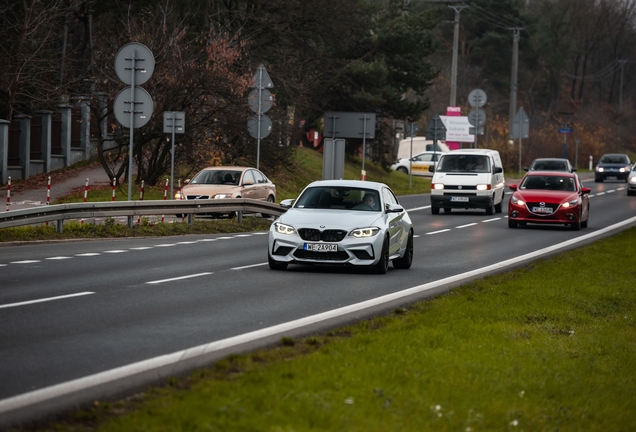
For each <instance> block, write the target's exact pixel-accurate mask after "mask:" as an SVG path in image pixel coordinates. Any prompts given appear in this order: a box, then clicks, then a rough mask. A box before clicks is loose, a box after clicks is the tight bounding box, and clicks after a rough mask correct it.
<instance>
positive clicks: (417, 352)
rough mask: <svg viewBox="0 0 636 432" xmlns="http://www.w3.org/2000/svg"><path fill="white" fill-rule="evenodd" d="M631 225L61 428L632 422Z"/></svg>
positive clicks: (635, 344) (618, 427)
mask: <svg viewBox="0 0 636 432" xmlns="http://www.w3.org/2000/svg"><path fill="white" fill-rule="evenodd" d="M634 262H636V228H632V229H630V230H628V231H625V232H623V233H620V234H618V235H617V236H614V237H612V238H608V239H604V240H601V241H598V242H596V243H594V244H592V245H589V246H586V247H583V248H580V249H577V250H574V251H570V252H567V253H564V254H562V255H559V256H557V257H554V258H552V259H550V260H541V261H539V262H537V263H534V264H532V265H530V266H526V267H523V268H520V269H517V270H514V271H511V272H508V273H505V274H501V275H497V276H491V277H487V278H484V279H481V280H477V281H475V282H472V283H470V284H467V285H464V286H462V287H459V288H456V289H453V290H452V291H451V292H450V293H449V294H447V295H442V296H438V297H436V298H434V299H432V300H430V301H425V302H421V303H418V304H415V305H412V306H410V307H408V308H404V309H402V308H400V309H396V310H394V311H393V313H391V314H389V315H387V316H382V317H377V318H374V319H370V320H366V321H363V322H361V323H359V324H357V325H352V326H349V327H345V328H340V329H337V330H333V331H330V332H328V333H326V334H321V335H315V336H311V337H307V338H304V339H293V338H289V337H285V338H282V339H281V343H280V345H279V346H277V347H275V348H271V349H265V350H259V351H256V352H252V353H249V354H245V355H235V356H230V357H228V358H226V359H224V360H222V361H219V362H217V363H215V364H214V365H212V366H211V367H209V368H207V369H200V370H197V371H195V372H193V373H192V374H190V375H189V376H188V377H185V378H176V377H175V378H172V379H169V380H167V383H166V385H165V386H163V387H155V388H152V389H149V390H147V391H145V392H143V393H139V394H137V395H135V396H133V397H130V398H128V399H124V400H120V401H115V402H105V401H102V402H99V403H96V404H94V406H93V407H92V408H91V409H89V410H85V411H81V412H76V413H74V414H72V415H69V416H66V417H65V418H64V419H60V420H59V421H58V422H57V423H50V424H48V425H47V426H46V427H43V428H42V430H44V429H45V430H55V431H94V430H95V431H118V432H119V431H306V430H324V431H632V430H635V429H636V374H635V373H634V370H636V319H635V318H636V290H634V281H635V280H636V267H634Z"/></svg>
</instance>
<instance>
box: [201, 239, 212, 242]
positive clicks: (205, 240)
mask: <svg viewBox="0 0 636 432" xmlns="http://www.w3.org/2000/svg"><path fill="white" fill-rule="evenodd" d="M197 241H200V242H209V241H216V239H201V240H197Z"/></svg>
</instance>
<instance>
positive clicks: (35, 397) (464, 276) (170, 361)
mask: <svg viewBox="0 0 636 432" xmlns="http://www.w3.org/2000/svg"><path fill="white" fill-rule="evenodd" d="M635 223H636V217H632V218H630V219H627V220H624V221H623V222H619V223H617V224H614V225H611V226H608V227H605V228H603V229H600V230H598V231H594V232H592V233H589V234H586V235H583V236H580V237H576V238H574V239H571V240H568V241H565V242H563V243H560V244H556V245H552V246H549V247H547V248H543V249H539V250H537V251H534V252H530V253H528V254H525V255H521V256H518V257H514V258H510V259H508V260H505V261H502V262H499V263H496V264H492V265H489V266H486V267H483V268H480V269H475V270H471V271H468V272H465V273H461V274H457V275H454V276H450V277H447V278H444V279H440V280H437V281H433V282H429V283H426V284H423V285H418V286H415V287H412V288H408V289H405V290H402V291H399V292H395V293H392V294H387V295H384V296H381V297H377V298H374V299H371V300H366V301H363V302H360V303H355V304H352V305H349V306H345V307H341V308H339V309H334V310H330V311H327V312H323V313H319V314H316V315H312V316H308V317H305V318H300V319H297V320H294V321H289V322H285V323H281V324H278V325H275V326H271V327H267V328H264V329H260V330H255V331H253V332H249V333H244V334H241V335H238V336H233V337H229V338H226V339H221V340H218V341H214V342H209V343H206V344H203V345H198V346H195V347H192V348H188V349H185V350H182V351H177V352H174V353H172V354H166V355H162V356H159V357H154V358H150V359H147V360H142V361H140V362H137V363H131V364H128V365H126V366H121V367H118V368H115V369H110V370H107V371H104V372H99V373H96V374H93V375H88V376H85V377H82V378H78V379H75V380H72V381H67V382H63V383H60V384H56V385H52V386H50V387H45V388H42V389H38V390H33V391H31V392H28V393H23V394H20V395H17V396H13V397H9V398H6V399H2V400H0V413H3V412H8V411H12V410H15V409H18V408H23V407H27V406H30V405H34V404H36V403H40V402H45V401H48V400H51V399H54V398H58V397H61V396H64V395H67V394H71V393H75V392H79V391H82V390H86V389H89V388H92V387H95V386H98V385H100V384H106V383H110V382H113V381H115V380H118V379H123V378H128V377H131V376H134V375H136V374H138V373H142V372H146V371H151V370H156V369H159V368H161V367H165V366H169V365H174V364H177V363H179V362H180V361H184V360H187V359H191V358H195V357H199V356H202V355H205V354H210V353H213V352H216V351H219V350H222V349H227V348H233V347H236V346H240V345H242V344H245V343H249V342H254V341H258V340H260V339H263V338H266V337H271V336H279V335H283V334H285V333H287V332H290V331H292V330H297V329H299V328H303V327H306V326H309V325H313V324H317V323H321V322H325V321H328V320H331V319H334V318H338V317H342V316H346V315H350V314H352V313H356V312H360V311H363V310H367V309H369V308H373V307H377V306H379V305H383V304H385V303H388V302H393V301H396V300H401V299H403V298H406V297H409V296H412V295H415V294H418V293H421V292H425V291H429V290H431V289H435V288H437V287H440V286H448V285H450V284H456V283H461V282H462V281H464V280H471V279H474V278H476V277H480V276H482V275H485V274H488V273H490V272H492V271H501V270H505V269H506V268H507V267H509V266H514V265H516V264H518V263H521V262H524V261H526V260H528V259H532V258H537V257H540V256H542V255H545V254H547V253H552V252H557V251H561V250H564V249H566V248H568V247H570V246H573V245H576V244H578V243H582V242H585V241H587V240H589V239H592V238H595V237H600V236H602V235H604V234H605V233H608V232H611V231H613V230H615V229H618V228H621V227H624V226H626V225H631V224H635Z"/></svg>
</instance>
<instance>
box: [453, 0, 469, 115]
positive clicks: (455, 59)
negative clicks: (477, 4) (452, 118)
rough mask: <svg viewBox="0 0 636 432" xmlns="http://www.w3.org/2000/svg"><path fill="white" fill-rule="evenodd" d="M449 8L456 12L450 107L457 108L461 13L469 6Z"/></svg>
mask: <svg viewBox="0 0 636 432" xmlns="http://www.w3.org/2000/svg"><path fill="white" fill-rule="evenodd" d="M448 7H449V8H451V9H453V10H454V11H455V21H454V23H455V29H454V33H453V65H452V67H451V91H450V105H449V106H452V107H454V106H457V105H456V103H457V51H458V50H459V49H458V46H459V13H460V12H461V11H462V9H464V8H467V7H468V6H466V5H462V6H451V5H448Z"/></svg>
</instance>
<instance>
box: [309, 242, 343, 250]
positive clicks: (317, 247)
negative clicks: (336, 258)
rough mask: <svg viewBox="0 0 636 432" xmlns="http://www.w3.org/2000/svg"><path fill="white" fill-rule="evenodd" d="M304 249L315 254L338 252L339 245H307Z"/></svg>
mask: <svg viewBox="0 0 636 432" xmlns="http://www.w3.org/2000/svg"><path fill="white" fill-rule="evenodd" d="M304 249H305V250H306V251H313V252H338V245H335V244H323V243H305V247H304Z"/></svg>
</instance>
